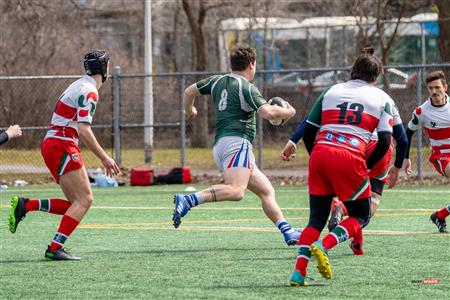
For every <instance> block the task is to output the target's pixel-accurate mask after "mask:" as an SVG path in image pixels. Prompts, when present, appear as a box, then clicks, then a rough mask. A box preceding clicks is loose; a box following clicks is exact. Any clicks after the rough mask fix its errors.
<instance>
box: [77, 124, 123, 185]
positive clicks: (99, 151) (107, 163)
mask: <svg viewBox="0 0 450 300" xmlns="http://www.w3.org/2000/svg"><path fill="white" fill-rule="evenodd" d="M78 132H79V135H80V140H81V141H82V142H83V143H84V144H85V145H86V147H87V148H88V149H89V150H91V151H92V152H94V154H95V156H97V157H98V158H99V159H100V160H101V161H102V164H103V166H104V167H105V169H106V175H108V176H112V175H117V174H119V173H120V169H119V166H118V165H117V163H116V162H115V161H114V159H112V158H111V157H110V156H109V155H108V154H107V153H106V152H105V150H103V148H102V147H101V146H100V144H99V143H98V141H97V139H96V138H95V135H94V133H93V132H92V129H91V126H90V125H89V124H87V123H78Z"/></svg>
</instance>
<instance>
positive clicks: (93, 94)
mask: <svg viewBox="0 0 450 300" xmlns="http://www.w3.org/2000/svg"><path fill="white" fill-rule="evenodd" d="M86 99H87V102H89V99H92V100H94V101H95V102H97V93H94V92H90V93H89V94H87V97H86Z"/></svg>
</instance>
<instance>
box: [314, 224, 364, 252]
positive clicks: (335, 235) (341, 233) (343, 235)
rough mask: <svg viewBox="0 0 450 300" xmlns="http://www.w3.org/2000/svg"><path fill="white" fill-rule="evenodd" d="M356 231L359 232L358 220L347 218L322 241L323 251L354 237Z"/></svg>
mask: <svg viewBox="0 0 450 300" xmlns="http://www.w3.org/2000/svg"><path fill="white" fill-rule="evenodd" d="M358 230H359V231H360V230H361V225H360V224H359V222H358V220H356V219H355V218H353V217H349V218H347V219H345V220H344V221H342V222H341V223H340V224H339V225H338V226H336V228H334V229H333V231H331V232H330V233H329V234H328V235H327V236H326V237H325V238H324V239H323V240H322V246H323V247H324V248H325V250H329V249H331V248H333V247H334V246H336V245H337V244H339V243H341V242H344V241H346V240H348V239H350V238H352V237H354V236H355V234H356V233H357V232H358Z"/></svg>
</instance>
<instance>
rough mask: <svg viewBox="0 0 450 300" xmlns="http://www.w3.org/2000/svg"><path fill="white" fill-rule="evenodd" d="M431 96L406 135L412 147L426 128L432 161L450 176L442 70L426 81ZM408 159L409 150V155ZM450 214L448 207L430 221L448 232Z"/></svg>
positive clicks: (449, 123) (449, 122)
mask: <svg viewBox="0 0 450 300" xmlns="http://www.w3.org/2000/svg"><path fill="white" fill-rule="evenodd" d="M425 82H426V84H427V90H428V94H429V95H430V97H429V98H428V99H427V101H425V103H423V104H422V105H421V106H419V107H417V108H416V109H415V110H414V112H413V113H412V119H411V121H409V123H408V129H407V131H406V134H407V136H408V141H409V146H410V145H411V139H412V136H413V133H414V132H415V131H416V130H418V129H419V128H420V126H423V128H424V129H425V132H426V133H427V135H428V137H429V139H430V144H431V148H432V151H431V155H430V158H429V161H430V162H431V163H432V164H433V166H434V167H435V168H436V170H437V171H438V173H439V174H441V175H442V176H446V177H450V103H449V101H450V99H449V97H448V95H447V90H448V85H447V79H446V78H445V74H444V72H442V71H434V72H431V73H430V74H428V75H427V77H426V78H425ZM406 157H408V158H409V147H408V151H407V156H406ZM408 170H409V172H412V170H411V161H410V160H409V159H408ZM449 214H450V205H448V204H447V205H446V206H445V207H444V208H442V209H441V210H439V211H436V212H434V213H433V214H431V216H430V220H431V221H432V222H433V223H434V224H435V225H436V226H437V228H438V230H439V231H440V232H448V231H447V224H446V222H445V218H446V217H447V216H448V215H449Z"/></svg>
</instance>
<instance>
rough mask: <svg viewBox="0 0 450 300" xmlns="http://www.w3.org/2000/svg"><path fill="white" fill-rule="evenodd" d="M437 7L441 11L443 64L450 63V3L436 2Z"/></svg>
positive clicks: (440, 49)
mask: <svg viewBox="0 0 450 300" xmlns="http://www.w3.org/2000/svg"><path fill="white" fill-rule="evenodd" d="M436 6H437V7H438V9H439V13H438V24H439V32H440V34H439V52H440V53H441V58H442V61H443V62H450V1H449V0H436ZM447 73H449V72H447Z"/></svg>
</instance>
